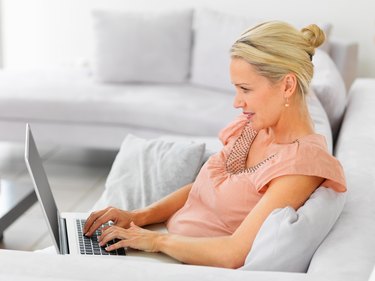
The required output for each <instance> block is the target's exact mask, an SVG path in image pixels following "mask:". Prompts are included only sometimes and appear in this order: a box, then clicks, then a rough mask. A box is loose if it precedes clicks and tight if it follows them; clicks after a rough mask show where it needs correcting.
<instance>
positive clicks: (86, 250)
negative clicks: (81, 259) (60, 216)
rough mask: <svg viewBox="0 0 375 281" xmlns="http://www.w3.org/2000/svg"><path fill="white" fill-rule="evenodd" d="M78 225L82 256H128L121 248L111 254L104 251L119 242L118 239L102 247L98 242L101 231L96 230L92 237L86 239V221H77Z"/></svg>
mask: <svg viewBox="0 0 375 281" xmlns="http://www.w3.org/2000/svg"><path fill="white" fill-rule="evenodd" d="M76 223H77V230H78V240H79V250H80V252H81V254H82V255H126V252H125V249H124V248H120V249H117V250H114V251H110V252H107V251H106V250H105V249H104V248H105V247H107V246H109V245H111V244H114V243H116V242H118V241H119V240H118V239H115V240H112V241H110V242H108V243H107V245H106V246H105V247H100V246H99V242H98V237H99V236H100V230H96V231H95V233H94V234H93V235H92V236H91V237H86V236H85V235H84V233H83V231H82V230H83V226H84V225H85V223H86V220H82V219H77V220H76ZM104 226H105V225H104Z"/></svg>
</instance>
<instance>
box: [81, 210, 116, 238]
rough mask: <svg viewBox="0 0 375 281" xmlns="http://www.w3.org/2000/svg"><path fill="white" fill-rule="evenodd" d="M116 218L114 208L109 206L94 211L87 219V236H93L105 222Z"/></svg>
mask: <svg viewBox="0 0 375 281" xmlns="http://www.w3.org/2000/svg"><path fill="white" fill-rule="evenodd" d="M116 219H117V218H116V217H115V214H114V208H107V209H104V210H102V211H98V212H94V213H93V214H92V215H90V216H89V219H88V220H87V221H86V224H85V228H84V233H85V235H86V236H91V235H92V234H93V233H94V232H95V231H96V230H97V229H98V228H99V227H101V226H102V225H103V224H105V223H107V222H109V221H111V220H116Z"/></svg>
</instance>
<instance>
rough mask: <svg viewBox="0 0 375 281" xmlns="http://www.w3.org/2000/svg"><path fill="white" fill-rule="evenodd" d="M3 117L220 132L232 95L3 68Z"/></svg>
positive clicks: (226, 120) (173, 131)
mask: <svg viewBox="0 0 375 281" xmlns="http://www.w3.org/2000/svg"><path fill="white" fill-rule="evenodd" d="M0 80H1V81H2V82H1V83H0V96H1V103H0V117H4V118H6V119H8V120H12V118H15V119H17V120H20V119H21V120H27V121H28V122H32V121H36V120H38V121H40V122H43V121H48V123H50V122H58V123H68V124H69V123H74V124H77V125H78V124H86V125H90V124H92V125H97V126H100V125H102V126H119V127H121V126H130V127H133V128H137V129H144V130H148V131H155V132H158V134H159V135H160V134H183V135H196V136H215V137H216V136H217V134H218V133H219V131H220V130H221V129H222V128H223V127H224V126H226V125H227V124H228V123H229V122H230V121H231V120H233V119H234V118H235V116H237V115H238V111H237V110H235V109H234V108H233V107H232V103H233V97H232V96H230V95H227V94H225V93H220V92H217V91H213V90H208V89H202V88H199V87H195V86H192V85H189V84H123V85H117V84H114V85H112V84H104V83H95V82H93V81H92V79H90V77H87V76H86V75H85V74H83V73H81V72H72V71H33V72H30V71H10V70H9V71H4V72H1V71H0Z"/></svg>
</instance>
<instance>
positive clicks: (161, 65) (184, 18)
mask: <svg viewBox="0 0 375 281" xmlns="http://www.w3.org/2000/svg"><path fill="white" fill-rule="evenodd" d="M93 17H94V23H95V25H94V27H95V29H94V34H95V39H96V56H95V68H94V73H95V77H96V78H97V79H98V80H100V81H103V82H182V81H185V80H186V79H187V78H188V74H189V70H190V49H191V38H192V10H190V9H189V10H170V11H159V12H155V11H152V12H151V11H147V12H144V11H142V12H141V11H138V12H136V11H127V12H125V11H124V12H114V11H94V12H93Z"/></svg>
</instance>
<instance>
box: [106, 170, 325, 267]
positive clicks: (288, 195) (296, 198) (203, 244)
mask: <svg viewBox="0 0 375 281" xmlns="http://www.w3.org/2000/svg"><path fill="white" fill-rule="evenodd" d="M321 182H322V178H319V177H311V176H300V175H292V176H283V177H279V178H277V179H274V180H272V181H271V182H270V183H269V185H268V186H269V187H268V189H267V190H266V192H265V194H264V196H263V197H262V199H261V200H260V201H259V202H258V204H257V205H256V206H255V207H254V209H253V210H252V211H251V212H250V213H249V214H248V216H247V217H246V218H245V220H244V221H243V222H242V223H241V225H240V226H239V227H238V229H237V230H236V231H235V232H234V233H233V234H232V235H231V236H223V237H214V238H192V237H184V236H179V235H173V234H160V233H156V232H152V231H148V230H145V229H142V228H139V227H137V226H135V225H132V226H131V227H130V228H129V229H126V230H123V229H117V228H110V229H107V230H106V231H105V232H103V235H102V237H101V241H102V243H103V244H105V242H106V241H109V240H111V239H113V238H120V239H124V240H121V241H120V242H118V243H117V244H115V245H113V246H110V247H109V249H108V250H112V249H115V248H120V247H132V248H136V249H140V250H145V251H154V252H157V251H160V252H164V253H166V254H167V255H169V256H172V257H174V258H175V259H177V260H180V261H182V262H184V263H188V264H198V265H209V266H219V267H228V268H238V267H241V266H242V265H243V264H244V262H245V259H246V256H247V255H248V253H249V251H250V249H251V246H252V243H253V241H254V239H255V236H256V234H257V233H258V231H259V229H260V227H261V225H262V224H263V222H264V221H265V220H266V218H267V217H268V215H269V214H270V213H271V212H272V211H273V210H274V209H277V208H283V207H286V206H291V207H293V208H295V209H297V208H299V207H300V206H302V205H303V204H304V202H305V201H306V200H307V199H308V198H309V196H310V195H311V193H312V192H313V191H314V190H315V189H316V188H317V187H318V186H319V185H320V183H321Z"/></svg>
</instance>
